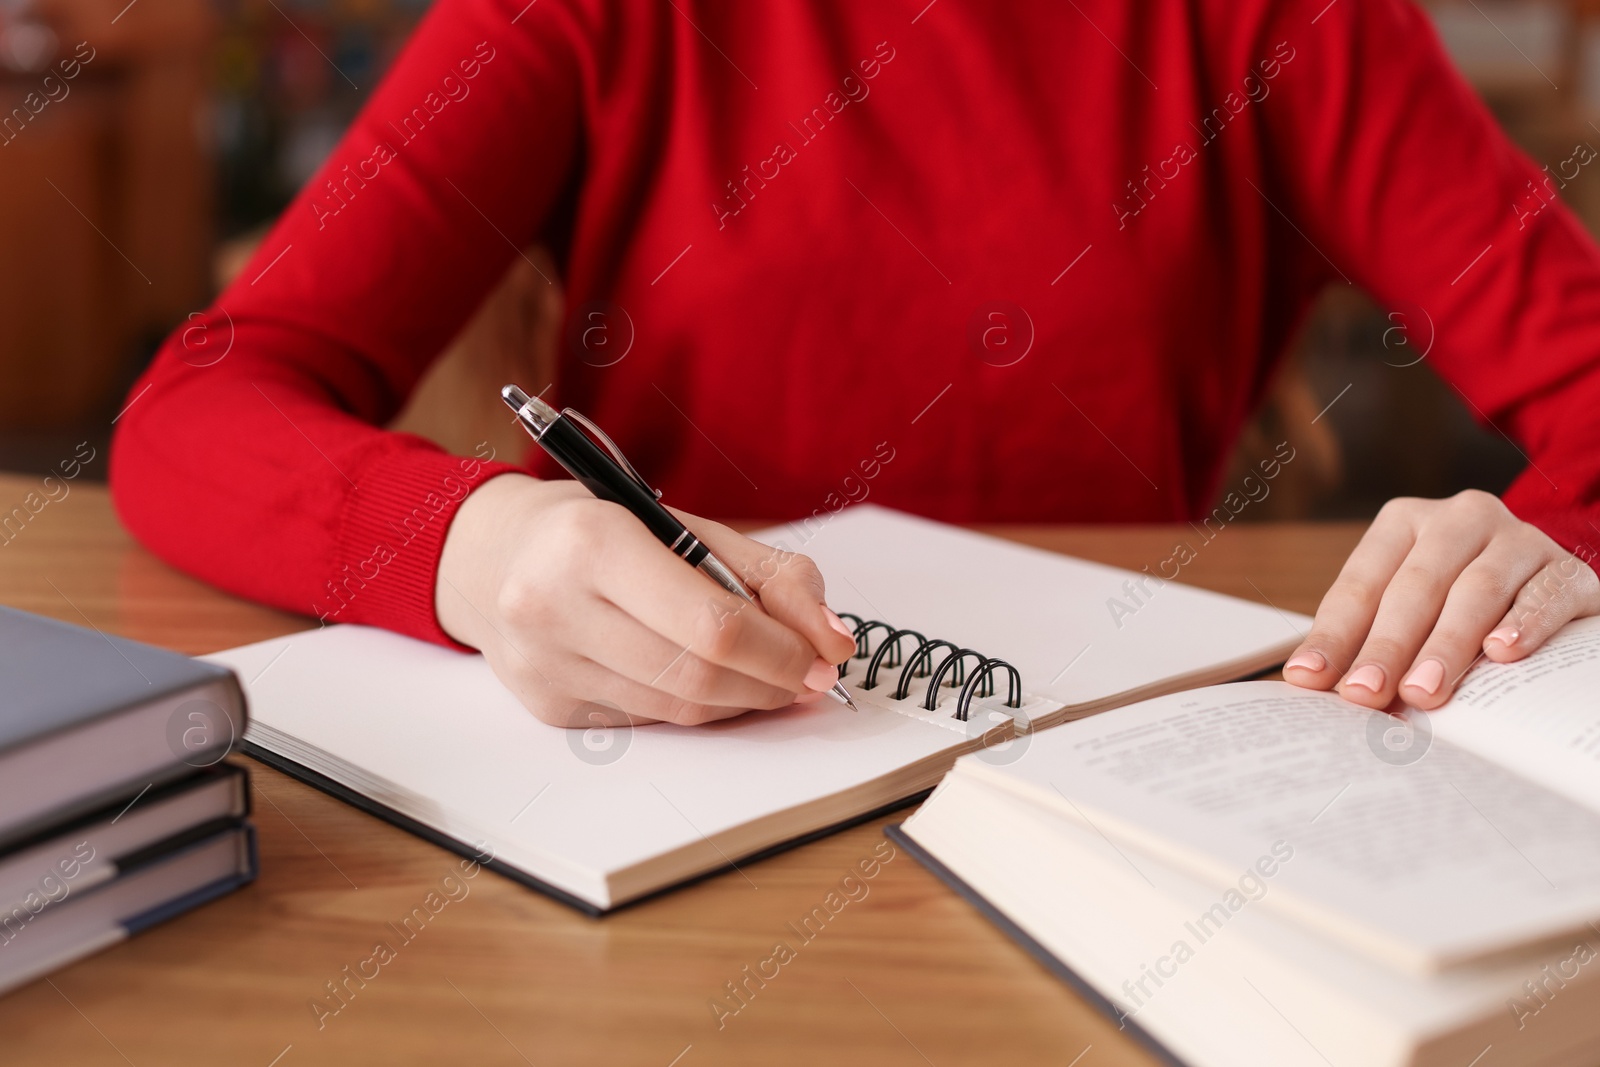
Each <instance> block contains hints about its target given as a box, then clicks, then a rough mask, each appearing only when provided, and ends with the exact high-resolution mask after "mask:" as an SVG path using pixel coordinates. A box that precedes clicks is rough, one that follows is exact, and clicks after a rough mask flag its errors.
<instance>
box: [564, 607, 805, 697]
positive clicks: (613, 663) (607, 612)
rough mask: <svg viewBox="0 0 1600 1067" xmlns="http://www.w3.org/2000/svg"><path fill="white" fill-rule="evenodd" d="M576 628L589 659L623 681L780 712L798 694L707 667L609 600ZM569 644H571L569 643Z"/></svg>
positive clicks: (577, 622)
mask: <svg viewBox="0 0 1600 1067" xmlns="http://www.w3.org/2000/svg"><path fill="white" fill-rule="evenodd" d="M588 603H589V605H590V606H589V609H588V610H587V611H585V612H584V613H583V614H582V616H580V618H579V619H577V620H575V622H574V627H573V629H574V630H575V631H577V632H581V633H583V634H584V635H585V640H583V641H582V642H581V643H580V642H573V643H577V644H581V647H582V648H583V649H584V651H585V652H587V653H588V655H589V658H590V659H592V660H593V661H594V662H596V663H598V664H599V665H600V666H602V667H605V668H607V669H608V670H611V671H614V672H616V673H617V674H620V675H621V676H623V677H624V678H628V679H630V680H632V681H635V682H639V683H642V684H644V685H647V686H649V687H650V688H652V689H659V690H661V691H662V692H664V693H669V694H671V695H672V696H675V697H679V698H681V699H683V700H688V701H692V702H694V703H696V704H713V705H720V706H723V707H739V708H781V707H785V706H786V705H789V704H792V703H793V702H794V698H795V696H796V691H795V690H791V689H780V688H779V687H777V686H775V685H769V684H767V683H766V682H762V681H759V680H758V679H755V678H751V677H750V676H749V675H746V674H741V673H740V672H738V671H735V670H731V669H729V668H727V667H723V666H721V665H719V664H715V663H711V662H708V661H707V660H704V659H702V658H701V657H699V656H697V655H695V654H694V653H693V652H691V651H690V650H689V649H688V648H686V647H682V646H677V645H674V644H672V642H670V641H668V640H667V639H666V638H664V637H662V636H661V635H660V634H658V633H656V632H655V631H654V630H652V629H650V628H649V627H647V626H645V625H644V624H643V623H641V622H640V621H639V620H637V619H635V618H633V617H632V616H631V615H629V614H627V613H626V612H624V611H622V610H621V609H619V608H618V607H617V606H616V605H615V604H612V603H611V602H609V601H605V600H599V599H595V600H591V601H589V602H588ZM569 640H570V639H569Z"/></svg>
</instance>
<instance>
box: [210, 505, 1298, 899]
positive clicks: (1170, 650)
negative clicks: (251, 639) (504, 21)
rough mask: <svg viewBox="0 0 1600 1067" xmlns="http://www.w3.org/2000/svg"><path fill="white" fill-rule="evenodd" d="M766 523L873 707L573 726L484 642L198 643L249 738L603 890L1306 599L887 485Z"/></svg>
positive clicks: (466, 838) (622, 887) (1175, 672)
mask: <svg viewBox="0 0 1600 1067" xmlns="http://www.w3.org/2000/svg"><path fill="white" fill-rule="evenodd" d="M754 536H755V537H756V538H757V539H759V540H762V541H765V542H767V543H769V544H774V545H778V546H781V547H783V548H787V549H790V550H792V551H801V552H805V553H806V554H808V555H810V556H811V557H812V558H813V559H815V560H816V561H817V563H818V564H819V566H820V567H821V568H822V572H823V574H824V576H825V577H826V578H827V581H828V600H829V603H830V604H831V605H832V606H833V607H834V608H835V610H838V611H840V612H841V613H842V614H843V615H844V616H845V617H846V618H847V621H849V622H850V623H851V624H852V625H853V626H855V627H856V630H857V650H856V651H857V655H856V657H855V658H854V659H852V660H851V661H850V662H849V663H847V664H846V665H845V668H844V671H843V677H844V681H845V684H846V685H848V686H849V687H850V690H851V692H852V694H853V695H854V696H855V698H856V702H857V703H858V704H859V705H860V707H861V710H860V712H859V713H852V712H850V711H849V710H848V709H845V708H842V707H840V706H839V705H837V704H834V703H832V702H831V701H823V702H820V703H817V704H813V705H809V706H804V707H795V708H790V709H785V710H782V711H776V712H755V713H751V714H749V715H745V716H742V717H739V718H736V719H731V720H726V721H723V722H718V723H714V724H711V725H706V726H694V727H678V726H670V725H652V726H643V727H636V728H631V729H630V728H609V729H607V728H600V727H596V728H593V729H588V730H563V729H558V728H555V727H550V726H546V725H544V724H542V723H540V722H539V721H538V720H536V719H535V718H534V717H533V716H532V715H530V714H529V713H528V712H527V711H526V710H525V709H523V708H522V707H521V705H520V704H518V702H517V700H516V698H515V697H513V696H512V695H511V694H510V693H509V692H507V691H506V690H505V689H504V688H503V687H502V686H501V685H500V683H499V682H498V681H497V680H496V678H495V677H494V675H493V674H492V673H491V672H490V670H489V668H488V666H487V665H486V664H485V663H484V661H483V660H482V658H481V657H478V656H471V655H463V654H461V653H457V652H452V651H449V650H447V649H443V648H439V647H435V646H432V645H427V644H424V643H421V642H418V641H413V640H410V639H408V638H405V637H400V636H397V635H395V634H391V633H386V632H383V631H380V630H374V629H370V628H367V627H361V626H334V627H328V628H326V629H322V630H317V631H312V632H307V633H301V634H293V635H290V636H287V637H282V638H277V639H275V640H271V641H265V642H262V643H260V644H255V645H249V646H246V647H244V648H238V649H233V650H231V651H228V652H222V653H218V654H216V655H214V656H210V657H207V658H209V659H211V660H213V661H214V662H217V663H221V664H224V665H226V666H228V667H231V668H233V669H234V670H235V671H236V672H237V673H238V675H239V677H240V678H242V679H245V680H246V690H247V693H248V696H249V699H250V707H251V715H252V723H251V726H250V729H249V731H248V732H247V734H246V735H245V742H246V751H247V752H249V753H250V754H251V755H254V756H255V757H257V758H258V759H260V760H262V761H263V762H266V763H268V764H270V765H272V766H275V767H278V768H280V769H282V770H285V771H287V772H288V773H290V774H293V775H295V776H297V777H299V778H301V779H303V780H306V781H309V782H311V783H312V784H314V785H316V786H318V787H319V788H322V789H324V790H326V791H328V792H330V793H333V794H335V795H337V796H339V797H341V798H343V799H345V800H347V801H349V802H350V803H352V804H355V805H357V806H359V807H362V808H364V809H365V810H367V811H369V812H372V813H373V814H376V815H379V816H380V817H382V818H385V819H388V820H389V821H391V822H394V823H396V824H398V825H400V826H402V827H404V828H406V829H408V830H410V831H412V832H414V833H417V834H419V835H421V836H424V837H427V838H428V839H430V840H432V841H434V842H436V843H438V844H440V845H443V846H444V847H447V848H451V849H453V850H455V851H458V852H461V853H462V854H464V855H470V856H472V857H474V858H475V859H477V860H479V861H480V862H483V863H485V864H486V865H487V866H490V867H491V868H493V869H496V870H499V871H500V872H501V873H504V874H507V875H508V876H510V877H513V878H516V879H518V880H520V881H523V882H525V883H527V884H528V885H531V886H534V887H535V888H538V889H540V890H542V891H544V892H547V893H549V894H551V895H553V896H555V897H557V898H559V899H561V900H563V901H566V902H567V903H569V904H572V905H574V906H575V907H578V908H581V909H583V910H585V911H589V912H591V913H599V912H603V911H606V910H609V909H612V908H615V907H618V906H619V905H622V904H626V903H629V902H633V901H637V900H639V899H642V898H644V897H647V896H649V895H651V894H653V893H655V892H658V891H661V890H663V889H666V888H668V887H671V886H674V885H677V884H681V883H684V882H686V881H691V880H693V879H696V878H698V877H701V876H704V875H706V874H709V873H712V872H715V871H718V870H722V869H725V868H728V867H730V866H732V867H737V868H739V870H740V872H741V874H742V876H743V877H745V878H747V879H750V880H751V881H752V883H753V884H759V881H760V872H759V871H750V870H745V869H744V868H745V864H746V862H747V861H749V860H751V859H753V858H755V857H758V856H760V855H763V854H766V853H768V852H771V851H774V850H776V849H779V848H783V847H787V846H789V845H793V844H796V843H799V842H800V841H803V840H809V839H810V838H812V837H815V836H818V835H820V834H822V833H826V832H828V831H830V830H833V829H837V828H840V827H841V826H845V825H850V824H853V823H855V822H859V821H861V820H863V819H865V818H869V817H871V816H873V815H876V814H878V813H880V812H882V811H885V810H889V809H891V808H893V807H896V806H899V805H902V804H904V803H907V802H909V801H911V800H914V799H916V798H918V797H920V796H921V795H924V794H925V793H926V792H927V790H929V789H930V788H932V786H933V785H934V784H935V783H936V782H937V781H938V780H939V778H940V776H941V775H943V773H944V772H945V771H946V770H948V769H949V768H950V765H951V764H952V763H953V762H954V760H955V759H956V757H957V756H959V755H961V754H963V753H966V752H971V751H975V750H983V751H984V753H985V758H991V759H996V760H1006V759H1009V758H1013V757H1014V755H1015V754H1016V753H1017V752H1019V751H1020V747H1021V746H1025V745H1026V744H1027V736H1028V734H1029V733H1030V732H1031V731H1034V730H1039V729H1043V728H1045V727H1048V726H1051V725H1053V724H1055V723H1057V722H1061V721H1064V720H1066V719H1069V718H1074V717H1077V716H1081V715H1085V714H1089V713H1091V712H1094V711H1099V710H1103V709H1105V708H1108V707H1113V706H1116V705H1119V704H1123V703H1128V702H1131V701H1133V700H1137V699H1141V698H1143V697H1146V696H1151V695H1155V694H1158V693H1164V692H1171V691H1174V690H1178V689H1186V688H1189V687H1191V686H1198V685H1207V684H1210V683H1213V682H1219V681H1225V680H1229V679H1232V678H1239V677H1245V676H1248V675H1250V674H1253V673H1257V672H1259V671H1261V670H1263V669H1265V668H1268V667H1270V666H1273V665H1274V664H1277V663H1280V662H1282V660H1283V657H1284V656H1285V655H1286V654H1287V653H1288V651H1289V650H1290V649H1292V648H1293V647H1294V646H1295V644H1296V643H1298V641H1299V640H1300V638H1301V633H1302V632H1303V631H1304V630H1305V629H1306V627H1307V626H1308V625H1309V623H1310V620H1309V619H1307V618H1305V617H1304V616H1299V615H1293V614H1288V613H1282V612H1279V611H1277V610H1276V609H1274V608H1272V607H1269V606H1265V605H1259V604H1254V603H1250V602H1247V601H1243V600H1239V599H1236V598H1233V597H1227V596H1222V595H1219V594H1216V593H1211V592H1207V591H1204V590H1200V589H1195V588H1192V587H1188V586H1184V585H1181V584H1179V583H1176V582H1166V583H1161V582H1152V581H1151V580H1150V579H1149V577H1148V576H1147V575H1143V574H1136V573H1132V572H1128V571H1123V570H1118V569H1116V568H1112V567H1104V566H1101V565H1098V564H1093V563H1087V562H1084V561H1081V560H1075V559H1070V558H1068V557H1065V556H1060V555H1056V554H1054V553H1049V552H1043V551H1039V550H1036V549H1031V548H1026V547H1023V546H1020V545H1016V544H1012V543H1010V542H1006V541H1001V540H998V539H995V538H990V537H985V536H982V535H979V534H975V533H971V532H968V531H965V530H960V529H957V528H954V527H950V526H945V525H942V524H939V523H934V522H929V521H927V520H923V519H918V518H914V517H912V516H909V515H904V514H900V513H898V512H893V511H889V510H887V509H884V508H879V507H873V506H857V507H853V508H848V509H846V510H844V511H842V512H839V513H837V514H835V515H833V516H830V517H827V518H826V519H825V520H823V519H813V520H811V521H809V522H808V523H805V524H794V525H790V526H784V527H777V528H774V529H770V530H765V531H761V532H759V533H757V534H755V535H754ZM1130 590H1131V591H1132V592H1131V594H1130ZM1130 597H1131V598H1132V600H1133V603H1132V608H1133V610H1131V611H1129V610H1118V609H1116V608H1115V607H1114V606H1113V602H1115V603H1116V604H1119V605H1121V606H1122V608H1123V609H1126V608H1128V607H1129V606H1130Z"/></svg>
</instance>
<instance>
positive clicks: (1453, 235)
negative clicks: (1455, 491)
mask: <svg viewBox="0 0 1600 1067" xmlns="http://www.w3.org/2000/svg"><path fill="white" fill-rule="evenodd" d="M1280 42H1283V47H1286V48H1288V49H1292V50H1293V53H1294V58H1293V59H1292V60H1291V61H1290V62H1289V63H1288V64H1287V65H1286V66H1285V67H1284V68H1283V70H1282V71H1281V73H1280V74H1279V76H1278V77H1277V78H1276V79H1275V80H1274V81H1273V82H1272V83H1271V93H1272V95H1271V96H1269V97H1268V98H1266V99H1264V100H1263V101H1262V103H1261V104H1260V107H1261V109H1262V114H1263V122H1264V133H1265V137H1266V140H1267V152H1266V155H1267V159H1268V162H1267V163H1266V164H1265V167H1266V169H1267V174H1266V179H1267V180H1266V182H1265V184H1264V185H1263V187H1262V190H1261V191H1262V194H1263V195H1265V196H1267V197H1269V198H1270V199H1271V201H1272V203H1273V206H1274V207H1275V208H1276V209H1278V210H1281V211H1282V212H1284V213H1285V214H1286V215H1288V216H1290V217H1292V218H1293V220H1294V221H1295V223H1296V225H1297V226H1298V228H1299V229H1300V231H1301V233H1302V235H1303V238H1304V239H1305V240H1307V241H1309V242H1311V243H1312V244H1313V245H1314V246H1315V248H1316V250H1317V252H1320V253H1321V254H1322V256H1324V257H1325V258H1326V259H1327V260H1329V261H1330V263H1331V264H1337V268H1335V269H1336V270H1337V271H1338V272H1340V273H1343V274H1344V275H1347V276H1348V279H1349V280H1351V281H1353V282H1355V283H1356V284H1359V285H1361V286H1363V287H1365V288H1366V289H1368V290H1369V291H1370V292H1371V293H1373V294H1374V295H1375V296H1376V297H1377V298H1378V299H1379V300H1380V301H1381V302H1382V303H1384V304H1386V305H1387V306H1388V307H1390V308H1391V309H1394V311H1395V312H1396V315H1395V317H1394V318H1393V321H1395V322H1396V323H1397V324H1401V323H1403V325H1404V326H1405V329H1406V332H1407V341H1408V343H1409V347H1407V348H1402V349H1396V350H1395V355H1394V356H1392V357H1391V358H1392V361H1393V362H1394V363H1396V364H1402V363H1407V362H1410V361H1411V360H1413V359H1415V358H1417V357H1418V356H1419V355H1420V354H1421V353H1422V352H1423V351H1427V353H1428V355H1427V358H1428V359H1429V360H1430V361H1432V362H1433V364H1434V366H1435V367H1436V368H1437V369H1438V371H1439V372H1440V373H1441V374H1442V375H1443V376H1444V377H1445V379H1446V380H1447V381H1449V382H1450V383H1451V384H1452V385H1453V386H1454V387H1455V389H1456V390H1457V391H1458V392H1459V393H1460V395H1461V396H1462V397H1463V398H1464V400H1465V401H1466V403H1467V405H1468V407H1469V408H1470V409H1471V410H1472V411H1473V412H1474V414H1475V415H1476V416H1477V418H1478V419H1479V421H1480V422H1481V423H1484V424H1487V425H1488V426H1490V427H1492V428H1493V429H1495V430H1497V431H1499V432H1501V433H1502V434H1505V435H1506V436H1507V437H1509V438H1510V439H1512V440H1513V441H1514V442H1515V443H1516V444H1517V445H1518V447H1519V448H1520V449H1521V450H1522V451H1523V453H1524V454H1525V455H1526V456H1527V457H1528V461H1529V465H1528V468H1527V470H1526V471H1524V472H1523V474H1522V475H1520V476H1519V477H1518V478H1517V480H1516V482H1515V483H1514V484H1513V485H1512V486H1511V488H1510V489H1509V490H1508V491H1507V493H1506V494H1505V502H1506V504H1507V505H1508V506H1509V507H1510V508H1511V509H1512V510H1513V511H1514V512H1516V513H1517V514H1518V515H1519V516H1520V517H1522V518H1523V519H1525V520H1526V521H1528V522H1531V523H1533V524H1535V525H1537V526H1539V527H1540V528H1542V529H1543V530H1544V531H1545V532H1546V533H1548V534H1549V535H1550V536H1551V537H1552V538H1554V539H1555V540H1556V541H1558V542H1560V543H1561V544H1562V545H1564V546H1566V547H1567V548H1569V549H1572V550H1574V551H1575V552H1577V553H1578V554H1579V555H1580V556H1581V557H1583V558H1584V559H1585V560H1587V561H1589V562H1590V563H1591V565H1593V562H1594V559H1595V555H1596V551H1597V549H1600V250H1597V248H1596V246H1595V242H1594V241H1593V240H1592V239H1591V238H1590V236H1589V235H1588V233H1587V232H1586V231H1585V230H1584V229H1583V227H1582V225H1581V224H1580V223H1579V222H1578V220H1577V219H1576V218H1575V217H1574V216H1573V215H1572V213H1571V212H1570V211H1568V210H1567V208H1566V207H1565V206H1564V205H1563V204H1562V203H1561V202H1560V201H1559V198H1558V194H1557V191H1556V188H1555V182H1554V181H1551V183H1550V185H1548V186H1547V185H1546V181H1547V175H1546V174H1545V173H1544V172H1543V171H1541V170H1540V169H1539V168H1538V167H1536V166H1535V165H1534V164H1533V163H1532V162H1530V161H1529V160H1528V159H1527V157H1526V156H1524V155H1523V154H1522V153H1521V152H1519V151H1518V150H1517V149H1516V148H1515V147H1513V146H1512V144H1511V143H1510V142H1509V141H1508V140H1507V139H1506V137H1505V135H1504V134H1503V133H1502V132H1501V131H1500V129H1499V127H1498V126H1497V125H1496V123H1495V122H1494V120H1493V118H1492V117H1491V116H1490V114H1489V113H1488V111H1487V110H1486V109H1485V108H1484V106H1483V105H1482V104H1481V103H1480V102H1479V100H1478V98H1477V96H1476V95H1475V94H1474V93H1473V91H1472V89H1471V88H1470V87H1469V86H1468V85H1467V84H1466V83H1465V81H1464V80H1463V79H1462V78H1461V77H1460V76H1459V75H1458V74H1457V73H1456V71H1455V69H1454V68H1453V66H1452V65H1451V63H1450V61H1449V59H1448V58H1447V56H1446V55H1445V53H1444V51H1443V49H1442V48H1441V47H1440V45H1439V43H1438V40H1437V37H1436V35H1435V34H1434V32H1433V29H1432V27H1431V26H1430V25H1429V23H1428V20H1427V18H1426V17H1425V16H1424V15H1423V14H1422V13H1421V12H1420V11H1419V10H1418V9H1417V8H1415V7H1414V6H1412V5H1411V4H1409V3H1406V2H1403V0H1336V2H1335V3H1332V4H1328V3H1327V0H1307V2H1304V3H1293V4H1285V5H1282V6H1281V7H1280V9H1279V11H1278V15H1277V18H1276V24H1275V25H1273V26H1271V27H1270V28H1269V29H1268V33H1267V36H1266V39H1264V40H1261V41H1258V42H1256V43H1255V44H1254V45H1253V47H1254V48H1255V49H1256V50H1257V51H1258V52H1260V53H1261V55H1263V56H1267V55H1271V54H1272V53H1273V50H1274V49H1275V48H1276V47H1278V46H1279V43H1280ZM1274 97H1277V98H1276V99H1274ZM1575 147H1576V146H1575ZM1584 149H1586V151H1587V158H1588V159H1594V158H1595V153H1594V150H1593V149H1592V148H1587V146H1584ZM1577 158H1583V150H1579V155H1578V157H1577ZM1560 162H1561V161H1552V167H1551V169H1552V171H1555V170H1556V169H1557V166H1556V164H1557V163H1560ZM1567 169H1568V170H1569V172H1570V169H1571V166H1570V164H1569V165H1568V168H1567ZM1588 180H1591V181H1592V180H1594V179H1593V177H1592V176H1591V177H1589V178H1588ZM1334 277H1335V279H1336V280H1337V278H1338V275H1337V274H1335V275H1334ZM1402 316H1403V318H1402ZM1398 336H1399V335H1398V334H1397V335H1396V337H1398ZM1402 357H1403V358H1402ZM1394 373H1396V374H1402V373H1405V371H1404V370H1403V369H1401V368H1399V367H1397V368H1396V370H1395V371H1394Z"/></svg>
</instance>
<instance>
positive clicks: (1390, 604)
mask: <svg viewBox="0 0 1600 1067" xmlns="http://www.w3.org/2000/svg"><path fill="white" fill-rule="evenodd" d="M1430 530H1433V532H1430ZM1491 536H1493V534H1492V531H1490V530H1489V529H1487V528H1476V529H1475V528H1470V527H1468V528H1462V527H1459V526H1457V527H1453V528H1451V529H1449V530H1447V531H1446V530H1434V529H1433V528H1431V527H1430V528H1429V529H1425V530H1423V531H1422V533H1421V534H1420V535H1419V536H1418V538H1417V542H1416V544H1415V545H1413V546H1412V549H1411V551H1410V552H1408V553H1407V554H1406V558H1405V560H1404V562H1402V563H1401V564H1400V566H1399V567H1398V568H1397V569H1396V570H1395V573H1394V576H1393V577H1392V578H1390V580H1389V584H1388V586H1387V587H1386V588H1385V589H1384V591H1383V596H1382V597H1380V598H1379V601H1378V612H1377V614H1376V615H1375V616H1374V617H1373V620H1372V625H1371V626H1370V627H1369V628H1368V631H1367V634H1366V637H1365V639H1364V640H1363V641H1362V643H1361V649H1360V651H1358V652H1357V653H1356V655H1355V658H1354V659H1353V660H1352V661H1351V664H1350V669H1349V670H1348V671H1346V672H1345V676H1344V677H1343V678H1341V679H1340V680H1339V684H1338V686H1337V689H1338V692H1339V695H1340V696H1342V697H1344V698H1345V699H1346V700H1348V701H1351V702H1352V703H1355V704H1361V705H1363V706H1364V707H1369V708H1386V707H1388V706H1389V703H1390V702H1391V701H1392V700H1394V697H1395V693H1396V691H1398V689H1399V687H1400V677H1401V674H1402V672H1404V671H1405V670H1406V668H1408V667H1410V666H1411V664H1412V663H1413V661H1415V659H1416V656H1417V650H1418V649H1419V648H1421V647H1422V643H1423V642H1424V641H1426V640H1427V638H1428V635H1429V634H1430V633H1432V632H1433V629H1434V626H1435V625H1436V624H1437V623H1438V621H1439V616H1440V613H1441V612H1442V611H1443V609H1444V602H1445V598H1446V597H1447V596H1448V595H1449V593H1450V589H1451V587H1452V586H1453V585H1454V584H1455V582H1456V579H1457V578H1459V577H1460V576H1461V573H1462V572H1463V571H1464V570H1465V569H1466V568H1467V565H1468V564H1470V563H1471V562H1472V561H1473V560H1475V559H1477V558H1478V557H1479V556H1480V555H1481V554H1482V552H1483V550H1484V549H1485V548H1486V547H1487V546H1488V544H1489V539H1490V537H1491Z"/></svg>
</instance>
